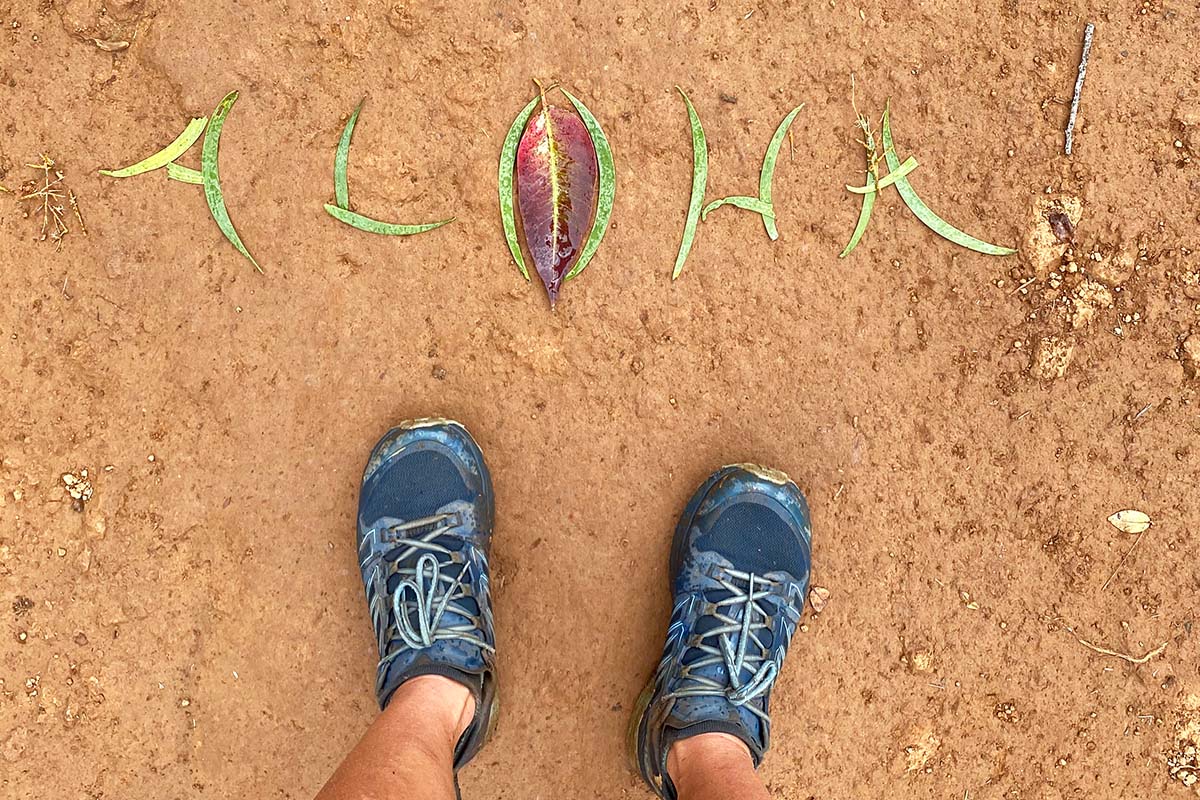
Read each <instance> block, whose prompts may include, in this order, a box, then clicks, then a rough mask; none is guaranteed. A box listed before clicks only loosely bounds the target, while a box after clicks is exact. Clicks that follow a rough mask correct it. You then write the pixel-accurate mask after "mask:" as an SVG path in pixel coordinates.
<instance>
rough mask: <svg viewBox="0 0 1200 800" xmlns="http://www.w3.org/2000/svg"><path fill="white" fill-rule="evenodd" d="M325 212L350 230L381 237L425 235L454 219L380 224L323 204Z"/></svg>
mask: <svg viewBox="0 0 1200 800" xmlns="http://www.w3.org/2000/svg"><path fill="white" fill-rule="evenodd" d="M325 210H326V211H327V212H329V216H331V217H333V218H334V219H336V220H340V221H342V222H344V223H346V224H347V225H349V226H350V227H352V228H357V229H358V230H360V231H366V232H367V233H378V234H380V235H381V236H412V235H413V234H417V233H425V232H426V231H431V230H433V229H434V228H440V227H442V226H443V225H446V224H447V223H450V222H453V221H454V219H455V218H454V217H451V218H450V219H444V220H441V221H440V222H426V223H422V224H420V225H402V224H398V223H394V222H380V221H379V220H377V219H371V218H370V217H364V216H363V215H362V214H355V213H354V212H353V211H347V210H346V209H344V208H340V207H338V206H335V205H330V204H329V203H326V204H325Z"/></svg>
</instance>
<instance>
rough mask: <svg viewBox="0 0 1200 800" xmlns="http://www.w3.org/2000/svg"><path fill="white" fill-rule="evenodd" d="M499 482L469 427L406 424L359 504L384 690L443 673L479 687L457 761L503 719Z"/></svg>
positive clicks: (373, 460)
mask: <svg viewBox="0 0 1200 800" xmlns="http://www.w3.org/2000/svg"><path fill="white" fill-rule="evenodd" d="M494 506H495V503H494V499H493V495H492V479H491V476H490V475H488V471H487V467H486V466H485V465H484V463H483V453H482V452H480V450H479V446H478V445H477V444H475V440H474V439H472V438H471V435H470V434H469V433H467V430H466V428H464V427H463V426H462V425H461V424H459V423H457V422H453V421H451V420H442V419H421V420H412V421H408V422H403V423H401V424H400V425H399V426H398V427H396V428H393V429H392V430H390V431H388V432H387V434H386V435H385V436H384V437H383V438H382V439H381V440H380V441H379V444H377V445H375V449H374V450H373V451H372V452H371V457H370V459H369V460H368V462H367V468H366V470H365V471H364V473H363V483H362V490H361V493H360V495H359V501H358V561H359V567H360V568H361V570H362V578H363V585H364V587H365V588H366V592H367V606H368V608H369V609H370V612H371V623H372V624H373V625H374V626H375V634H376V637H377V638H378V640H379V670H378V676H377V678H376V681H375V691H376V694H377V695H378V697H379V706H380V708H383V707H385V706H387V703H388V700H389V699H390V698H391V696H392V693H393V692H395V691H396V688H397V687H399V686H400V684H402V683H404V682H405V681H406V680H409V679H410V678H415V677H417V676H418V675H441V676H444V677H447V678H451V679H453V680H455V681H458V682H459V683H461V684H463V685H465V686H466V687H467V688H468V689H470V691H471V693H472V695H474V698H475V719H474V720H473V721H472V722H471V725H470V726H469V727H468V728H467V730H466V732H465V733H464V734H463V736H462V738H461V739H460V740H459V742H458V746H457V748H456V749H455V754H454V756H455V757H454V768H455V770H456V771H457V770H458V768H459V767H461V766H463V765H464V764H466V763H467V762H468V761H470V760H471V758H472V757H473V756H474V755H475V753H476V752H478V750H479V748H480V747H482V746H483V743H484V741H485V740H486V739H487V737H488V734H489V733H490V732H491V730H490V729H491V726H492V723H493V721H494V719H495V710H496V676H495V667H494V657H495V653H496V640H495V634H494V633H493V629H492V608H491V600H490V597H489V591H488V565H487V558H488V549H489V546H490V544H491V537H492V520H493V516H494Z"/></svg>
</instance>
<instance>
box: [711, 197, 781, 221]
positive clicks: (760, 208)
mask: <svg viewBox="0 0 1200 800" xmlns="http://www.w3.org/2000/svg"><path fill="white" fill-rule="evenodd" d="M721 206H737V207H738V208H744V209H746V210H747V211H753V212H754V213H756V214H761V215H762V218H763V219H765V220H774V219H775V209H774V208H773V207H772V206H771V204H770V203H764V202H763V201H762V200H759V199H758V198H757V197H746V196H745V195H740V194H735V195H732V196H730V197H722V198H721V199H720V200H713V201H712V202H711V203H709V204H708V205H706V206H705V207H704V210H703V211H701V212H700V219H701V220H707V219H708V215H709V212H711V211H713V209H717V208H720V207H721Z"/></svg>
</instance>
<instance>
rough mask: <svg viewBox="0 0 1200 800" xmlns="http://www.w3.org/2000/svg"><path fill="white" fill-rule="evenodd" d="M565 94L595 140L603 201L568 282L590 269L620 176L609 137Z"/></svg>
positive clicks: (594, 120) (577, 103)
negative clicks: (585, 269) (589, 265)
mask: <svg viewBox="0 0 1200 800" xmlns="http://www.w3.org/2000/svg"><path fill="white" fill-rule="evenodd" d="M562 93H563V94H565V95H566V96H567V99H568V100H570V101H571V105H573V106H575V110H576V111H578V112H579V116H580V118H582V119H583V124H584V125H585V126H586V127H587V129H588V135H589V136H591V137H592V147H593V148H595V150H596V162H597V163H598V164H599V166H600V178H599V179H600V197H599V199H598V200H597V201H596V221H595V222H594V223H593V224H592V231H591V233H590V234H588V240H587V242H586V243H585V244H584V245H583V253H581V254H580V256H579V260H578V261H576V262H575V266H574V267H573V268H572V269H571V271H570V272H569V273H567V277H566V278H564V279H563V280H565V281H566V280H570V279H571V278H574V277H575V276H576V275H578V274H579V273H581V272H583V269H584V267H586V266H587V265H588V262H589V261H591V260H592V256H594V255H595V254H596V250H597V249H598V248H599V247H600V242H601V240H603V239H604V234H605V232H607V231H608V221H609V220H610V219H611V218H612V210H613V201H614V200H615V199H616V195H617V172H616V167H615V166H614V165H613V155H612V148H611V147H610V146H609V144H608V137H607V136H605V135H604V131H603V130H602V129H601V128H600V122H599V120H597V119H596V117H595V115H593V114H592V112H591V111H590V110H589V109H588V107H587V106H585V105H584V104H583V102H582V101H581V100H579V99H578V98H577V97H575V95H573V94H571V93H570V92H568V91H567V90H566V89H563V90H562Z"/></svg>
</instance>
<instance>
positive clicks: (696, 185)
mask: <svg viewBox="0 0 1200 800" xmlns="http://www.w3.org/2000/svg"><path fill="white" fill-rule="evenodd" d="M675 88H676V89H677V90H678V91H679V94H680V96H681V97H683V102H684V103H686V104H687V112H688V121H689V123H690V125H691V129H692V197H691V200H689V201H688V213H687V221H686V222H684V224H683V241H681V242H680V243H679V255H678V256H676V257H675V269H674V270H673V271H672V272H671V280H675V279H676V278H678V277H679V274H680V273H681V272H683V262H684V261H686V260H687V257H688V253H689V252H690V251H691V249H692V242H693V241H695V239H696V225H697V224H698V223H699V222H700V207H701V206H702V205H704V192H705V191H707V188H708V140H707V139H706V138H705V136H704V127H703V126H702V125H701V124H700V117H699V116H698V115H697V114H696V109H695V108H694V107H693V106H692V101H691V100H689V99H688V96H687V95H686V94H685V93H684V91H683V89H680V88H679V87H678V86H676V87H675Z"/></svg>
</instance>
